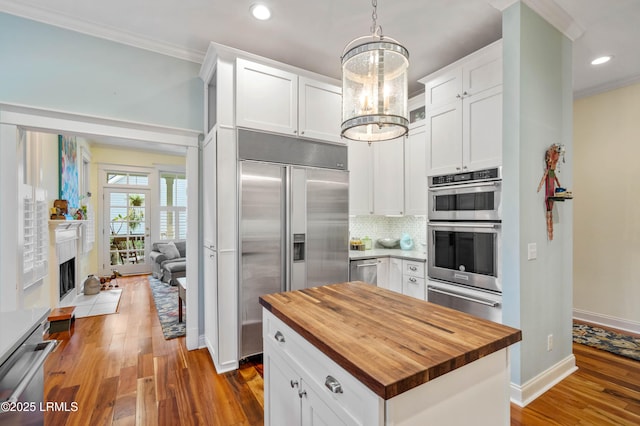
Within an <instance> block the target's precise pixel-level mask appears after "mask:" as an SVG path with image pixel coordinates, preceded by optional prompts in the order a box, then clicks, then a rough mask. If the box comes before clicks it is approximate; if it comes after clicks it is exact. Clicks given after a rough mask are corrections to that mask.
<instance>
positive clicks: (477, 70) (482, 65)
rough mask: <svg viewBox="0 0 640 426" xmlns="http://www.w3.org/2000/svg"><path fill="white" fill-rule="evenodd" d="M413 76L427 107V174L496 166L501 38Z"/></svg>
mask: <svg viewBox="0 0 640 426" xmlns="http://www.w3.org/2000/svg"><path fill="white" fill-rule="evenodd" d="M419 81H420V82H421V83H423V84H424V85H425V103H426V107H427V108H426V123H425V124H426V141H427V151H426V161H427V175H428V176H433V175H440V174H450V173H460V172H465V171H472V170H478V169H484V168H490V167H498V166H500V165H501V164H502V43H501V41H498V42H496V43H493V44H491V45H489V46H487V47H486V48H483V49H481V50H479V51H477V52H475V53H473V54H471V55H469V56H468V57H466V58H463V59H461V60H460V61H457V62H455V63H454V64H451V65H449V66H447V67H445V68H443V69H442V70H440V71H437V72H435V73H433V74H431V75H429V76H427V77H424V78H422V79H420V80H419Z"/></svg>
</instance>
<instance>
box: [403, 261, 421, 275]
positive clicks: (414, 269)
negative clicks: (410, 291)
mask: <svg viewBox="0 0 640 426" xmlns="http://www.w3.org/2000/svg"><path fill="white" fill-rule="evenodd" d="M402 271H403V272H402V273H403V274H404V275H409V276H411V277H416V278H424V262H415V261H412V260H403V261H402Z"/></svg>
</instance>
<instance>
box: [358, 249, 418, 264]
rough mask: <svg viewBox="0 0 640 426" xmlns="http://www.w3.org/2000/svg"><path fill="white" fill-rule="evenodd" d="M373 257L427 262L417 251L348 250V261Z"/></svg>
mask: <svg viewBox="0 0 640 426" xmlns="http://www.w3.org/2000/svg"><path fill="white" fill-rule="evenodd" d="M374 257H376V258H377V257H397V258H400V259H406V260H415V261H419V262H424V261H425V260H427V254H426V253H425V252H423V251H419V250H401V249H383V248H376V249H373V250H364V251H360V250H349V260H360V259H370V258H374Z"/></svg>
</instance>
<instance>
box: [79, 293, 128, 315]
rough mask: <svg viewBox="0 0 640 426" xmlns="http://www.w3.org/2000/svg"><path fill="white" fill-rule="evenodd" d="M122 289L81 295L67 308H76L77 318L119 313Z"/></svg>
mask: <svg viewBox="0 0 640 426" xmlns="http://www.w3.org/2000/svg"><path fill="white" fill-rule="evenodd" d="M121 295H122V289H121V288H117V289H109V290H101V291H99V292H98V293H97V294H91V295H86V294H84V293H82V294H79V295H77V296H76V297H75V299H73V301H72V302H71V303H69V304H68V305H67V306H75V307H76V309H75V312H74V313H75V316H76V318H86V317H93V316H97V315H109V314H117V313H118V305H119V304H120V296H121Z"/></svg>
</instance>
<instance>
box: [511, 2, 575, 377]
mask: <svg viewBox="0 0 640 426" xmlns="http://www.w3.org/2000/svg"><path fill="white" fill-rule="evenodd" d="M503 43H504V86H503V88H504V111H505V116H504V118H505V120H504V122H505V124H504V129H503V130H504V146H503V165H504V166H503V179H504V180H503V209H504V210H503V274H504V275H503V278H504V320H505V323H507V324H509V325H512V326H515V327H518V328H520V329H521V330H522V336H523V340H522V342H521V343H520V344H519V345H516V346H514V350H513V351H512V359H511V367H512V368H511V381H512V383H514V384H516V385H524V384H526V382H527V381H529V380H531V379H533V378H535V377H536V376H537V375H538V374H540V373H542V372H544V371H546V370H548V369H549V368H551V367H553V366H554V365H556V364H558V363H559V362H561V361H562V360H564V359H566V358H567V357H570V356H571V354H572V337H571V321H572V285H573V276H572V273H573V272H572V264H573V258H572V256H573V229H572V228H573V210H572V203H571V201H567V202H564V203H556V205H555V207H554V239H553V241H548V240H547V232H546V220H545V207H544V191H543V190H542V191H541V192H539V193H538V192H536V190H537V186H538V183H539V182H540V179H541V178H542V175H543V173H544V155H545V151H546V149H547V148H548V147H549V146H550V145H551V144H554V143H563V144H565V146H566V148H567V153H566V163H562V162H560V163H559V169H560V173H559V179H560V182H561V183H562V185H563V186H566V187H568V188H571V187H572V175H573V172H572V163H573V149H572V148H573V144H572V104H573V102H572V79H571V74H572V70H571V58H572V45H571V41H570V40H568V39H567V38H566V37H565V36H563V35H562V34H561V33H560V32H559V31H558V30H556V29H555V28H554V27H552V26H551V25H550V24H549V23H547V22H546V21H545V20H543V19H542V18H540V17H539V16H538V15H537V14H536V13H534V12H533V11H532V10H531V9H529V8H528V7H527V6H526V5H524V4H522V3H521V2H518V3H516V4H514V5H513V6H511V7H510V8H508V9H507V10H505V11H504V14H503ZM529 243H536V244H537V251H538V256H537V259H536V260H527V245H528V244H529ZM550 334H552V335H553V350H551V351H547V336H548V335H550Z"/></svg>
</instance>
